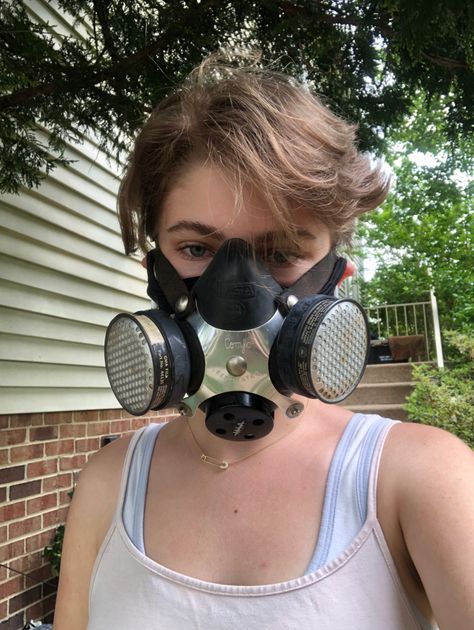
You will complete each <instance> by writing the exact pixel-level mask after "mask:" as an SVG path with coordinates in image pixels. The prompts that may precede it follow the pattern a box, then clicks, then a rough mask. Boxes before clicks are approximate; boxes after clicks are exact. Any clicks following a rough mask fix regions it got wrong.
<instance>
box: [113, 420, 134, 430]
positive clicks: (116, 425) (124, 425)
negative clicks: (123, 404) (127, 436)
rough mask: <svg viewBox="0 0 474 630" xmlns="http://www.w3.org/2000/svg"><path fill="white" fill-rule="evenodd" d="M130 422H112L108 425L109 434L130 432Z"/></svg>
mask: <svg viewBox="0 0 474 630" xmlns="http://www.w3.org/2000/svg"><path fill="white" fill-rule="evenodd" d="M130 424H131V423H130V420H114V421H112V422H111V423H110V431H111V433H127V431H130Z"/></svg>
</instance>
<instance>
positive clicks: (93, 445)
mask: <svg viewBox="0 0 474 630" xmlns="http://www.w3.org/2000/svg"><path fill="white" fill-rule="evenodd" d="M99 448H100V438H98V437H97V438H84V439H82V440H76V444H75V449H76V453H89V452H90V451H98V450H99Z"/></svg>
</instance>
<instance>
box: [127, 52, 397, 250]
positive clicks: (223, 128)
mask: <svg viewBox="0 0 474 630" xmlns="http://www.w3.org/2000/svg"><path fill="white" fill-rule="evenodd" d="M249 58H250V61H249ZM249 58H247V59H246V58H245V56H244V58H243V59H240V62H241V63H240V65H235V64H232V63H231V62H229V60H228V57H227V56H226V54H225V53H214V54H212V55H210V56H209V57H207V58H206V59H204V60H203V62H202V63H201V64H200V66H198V67H197V68H195V69H194V70H193V71H192V72H191V73H190V75H189V76H188V77H187V79H186V80H185V81H184V82H183V84H182V85H181V86H179V87H178V88H176V89H175V90H174V91H173V92H172V93H171V94H169V95H168V97H166V98H165V99H164V100H162V101H161V102H160V103H159V104H158V105H157V107H156V108H155V109H154V111H153V112H152V114H151V116H150V117H149V119H148V121H147V122H146V123H145V125H144V127H143V129H142V131H141V133H140V134H139V136H138V138H137V140H136V142H135V148H134V150H133V152H132V154H131V156H130V160H129V166H128V169H127V172H126V175H125V177H124V179H123V180H122V184H121V188H120V191H119V200H118V208H119V218H120V224H121V228H122V236H123V241H124V245H125V251H126V252H127V253H130V252H132V251H135V250H137V249H141V250H142V251H146V250H147V249H148V248H149V242H150V240H153V239H155V238H156V235H155V234H154V230H155V225H156V222H157V216H158V215H159V213H160V210H161V208H162V206H163V203H164V200H165V199H166V196H167V195H168V194H169V192H170V191H171V190H173V188H174V186H175V185H176V183H177V182H178V181H179V179H180V178H181V177H182V176H183V175H184V174H185V173H186V171H187V170H188V169H190V168H192V167H194V166H196V165H205V166H210V167H213V168H217V169H219V170H220V171H221V173H222V175H223V176H224V177H226V178H227V179H228V181H229V182H230V183H231V185H232V186H233V189H234V191H235V196H236V199H237V203H238V202H239V199H241V197H242V189H243V187H244V186H251V187H253V188H255V189H257V190H258V191H259V192H260V194H261V195H262V196H263V197H264V199H265V201H266V203H267V205H268V207H269V208H271V211H272V213H273V216H274V219H275V222H276V223H277V224H278V225H279V227H280V229H281V232H282V233H284V234H285V235H286V238H287V239H289V240H291V241H293V242H294V243H297V242H298V235H297V233H296V232H295V229H294V220H293V216H294V213H295V211H298V210H304V211H305V212H307V213H309V214H310V215H311V216H314V220H315V222H319V223H320V224H324V225H325V226H326V227H327V228H328V229H329V230H330V232H331V235H332V245H333V247H335V246H337V245H349V244H350V241H351V236H352V233H353V231H354V228H355V221H356V218H357V217H358V216H359V215H361V214H362V213H364V212H366V211H369V210H372V209H373V208H375V207H376V206H377V205H379V204H380V203H381V202H382V201H383V200H384V198H385V197H386V195H387V192H388V188H389V176H388V174H387V172H386V171H385V169H384V168H383V166H382V165H381V164H380V163H374V162H372V161H371V159H370V157H369V156H368V155H365V154H362V153H359V152H358V150H357V148H356V137H355V133H356V127H355V126H354V125H352V124H349V123H347V122H346V121H344V120H342V119H341V118H339V117H338V116H336V115H335V114H333V113H332V112H331V111H330V110H329V109H328V108H327V107H326V106H325V105H323V103H322V102H321V100H320V99H319V98H318V97H317V96H315V95H314V94H312V93H311V92H310V91H309V89H308V88H307V86H305V85H303V84H300V83H298V82H297V81H296V80H295V79H293V78H292V77H289V76H286V75H284V74H282V73H279V72H276V71H274V70H271V69H269V68H266V67H261V66H259V65H257V63H256V57H255V55H250V57H249Z"/></svg>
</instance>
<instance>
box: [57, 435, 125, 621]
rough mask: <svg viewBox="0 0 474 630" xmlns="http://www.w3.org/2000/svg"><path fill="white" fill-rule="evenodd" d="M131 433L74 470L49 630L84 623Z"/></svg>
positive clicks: (86, 618)
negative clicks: (75, 477)
mask: <svg viewBox="0 0 474 630" xmlns="http://www.w3.org/2000/svg"><path fill="white" fill-rule="evenodd" d="M132 437H133V434H129V435H126V436H124V437H122V438H119V439H118V440H115V441H114V442H111V443H110V444H109V445H107V446H105V447H104V448H102V449H101V450H100V451H98V452H97V453H95V454H94V455H93V456H92V457H91V458H90V460H89V462H88V463H87V465H86V466H85V467H84V469H83V470H82V472H81V474H80V475H79V481H78V483H77V485H76V487H75V489H74V495H73V498H72V501H71V505H70V507H69V511H68V515H67V521H66V528H65V532H64V542H63V548H62V555H61V571H60V575H59V586H58V594H57V598H56V609H55V615H54V630H85V628H86V627H87V620H88V599H89V586H90V580H91V576H92V570H93V566H94V563H95V560H96V557H97V552H98V550H99V547H100V545H101V543H102V540H103V539H104V537H105V534H106V533H107V530H108V528H109V527H110V524H111V521H112V517H113V513H114V509H115V505H116V501H117V497H118V491H119V487H120V480H121V472H122V468H123V463H124V459H125V455H126V452H127V448H128V446H129V444H130V440H131V439H132Z"/></svg>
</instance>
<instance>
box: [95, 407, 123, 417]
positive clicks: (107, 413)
mask: <svg viewBox="0 0 474 630" xmlns="http://www.w3.org/2000/svg"><path fill="white" fill-rule="evenodd" d="M120 412H121V409H101V410H100V411H99V420H120V419H121V417H122V415H121V413H120Z"/></svg>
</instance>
